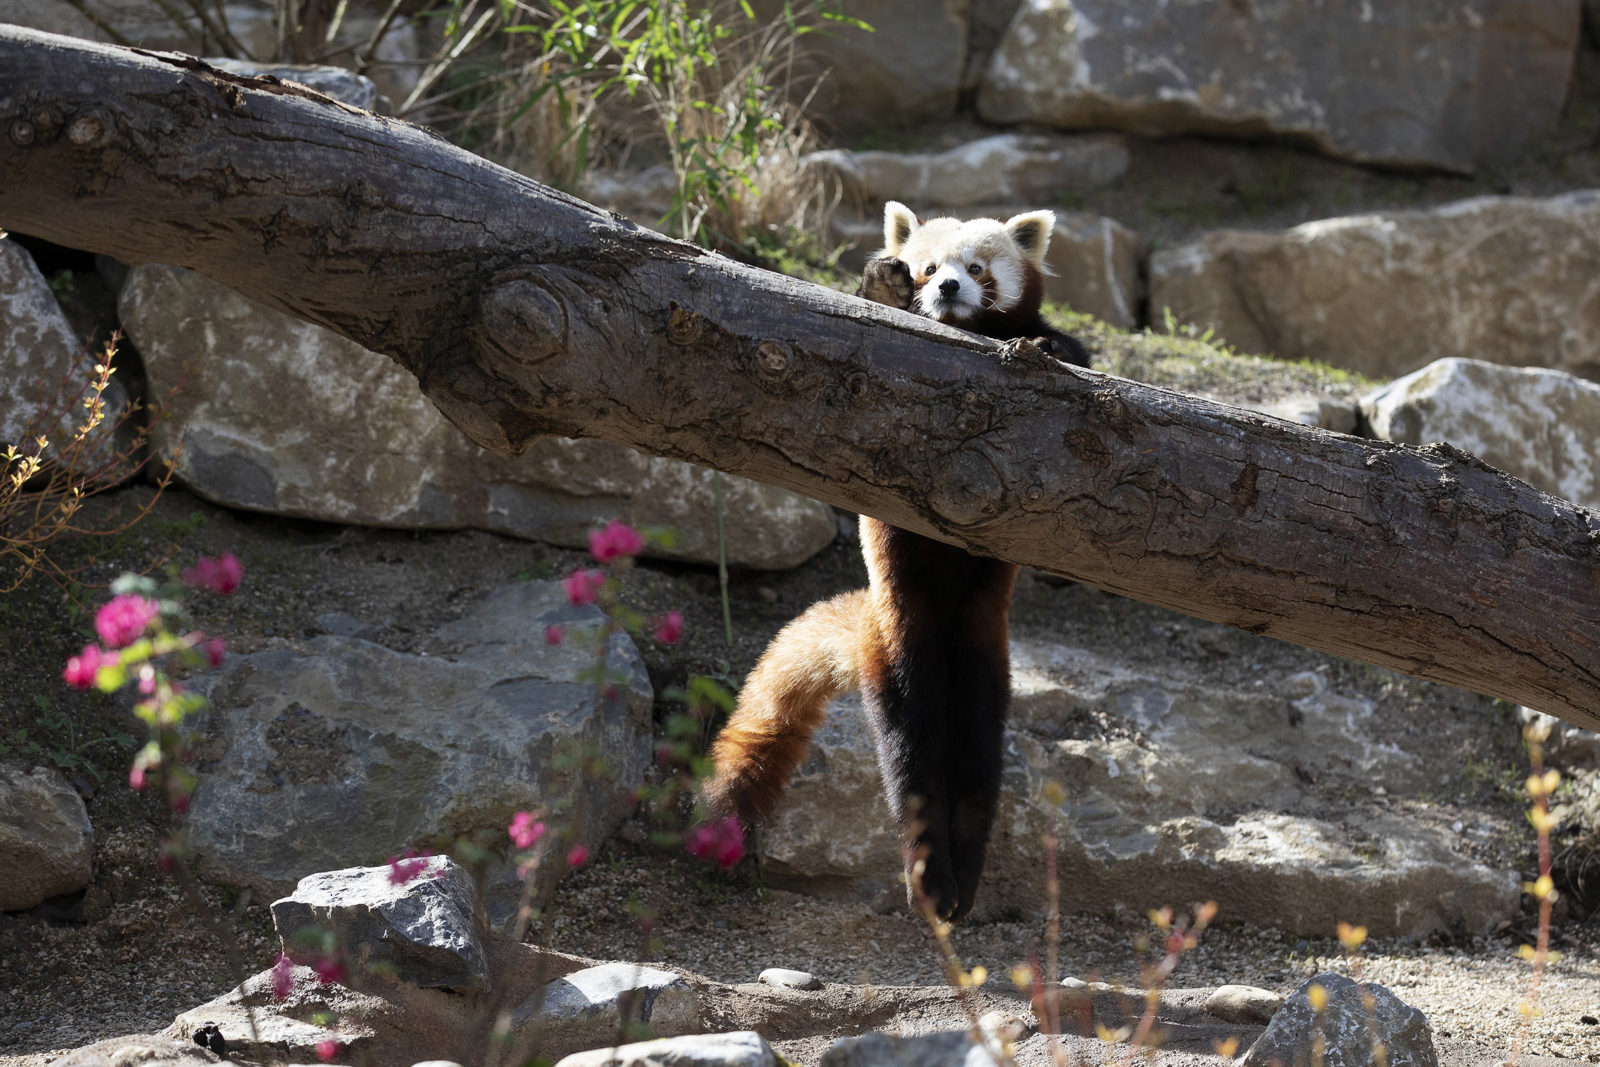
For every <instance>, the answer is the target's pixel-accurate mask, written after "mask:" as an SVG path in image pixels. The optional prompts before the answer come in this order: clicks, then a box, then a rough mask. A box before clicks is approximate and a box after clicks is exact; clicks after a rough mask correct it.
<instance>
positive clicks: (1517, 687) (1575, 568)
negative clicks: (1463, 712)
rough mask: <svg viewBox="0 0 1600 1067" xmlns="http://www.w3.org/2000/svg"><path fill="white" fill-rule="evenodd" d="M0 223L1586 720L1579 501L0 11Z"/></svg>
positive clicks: (540, 426) (1595, 712)
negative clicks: (1005, 353)
mask: <svg viewBox="0 0 1600 1067" xmlns="http://www.w3.org/2000/svg"><path fill="white" fill-rule="evenodd" d="M0 226H5V227H9V228H13V229H15V230H17V231H20V232H22V233H29V234H35V235H37V236H40V237H43V238H46V239H48V240H51V241H55V242H58V243H60V244H64V245H69V246H72V247H75V248H82V249H90V250H93V251H97V252H104V253H107V254H110V255H113V256H116V257H117V258H119V259H121V260H123V261H125V262H146V261H158V262H163V263H170V264H175V265H179V266H183V267H188V268H190V269H192V270H195V271H198V272H199V273H201V274H204V275H206V276H207V277H210V278H212V279H215V280H216V281H219V282H222V283H223V284H226V285H229V286H231V287H233V288H234V289H237V290H238V291H240V292H242V293H244V294H245V295H247V296H249V297H251V298H253V299H255V300H257V301H259V302H261V303H263V304H267V305H270V306H272V307H275V308H279V309H281V310H283V311H286V312H289V313H290V314H293V315H297V316H300V317H301V318H305V319H308V320H310V321H312V322H316V323H319V324H321V325H323V326H326V327H329V328H330V329H332V330H334V331H336V332H338V333H341V334H343V335H345V336H346V337H349V338H351V339H353V340H355V341H357V342H359V343H361V344H362V345H364V346H366V347H368V348H370V349H374V350H376V351H379V352H384V353H387V354H388V355H390V356H392V357H393V358H394V359H395V360H397V361H398V362H399V363H400V364H401V365H402V366H404V367H405V368H406V369H407V370H409V371H410V372H411V373H413V374H414V375H416V377H417V379H418V381H419V382H420V383H421V385H422V389H423V391H424V392H425V393H426V394H427V395H428V396H429V397H430V398H431V399H432V400H433V402H434V403H435V404H436V405H437V406H438V407H439V409H440V410H441V411H442V412H443V413H444V414H445V415H446V416H447V417H448V418H450V419H451V420H452V421H453V422H454V423H455V424H456V425H457V426H459V427H460V428H461V429H462V431H463V432H465V433H466V434H467V435H468V436H469V437H470V438H472V439H473V440H474V441H477V442H478V443H479V444H481V445H483V446H485V447H487V448H490V449H493V450H496V451H501V452H515V451H517V450H518V449H520V448H521V447H523V446H525V445H526V444H527V443H528V442H529V441H530V440H531V439H532V438H534V437H536V436H539V435H543V434H564V435H569V436H574V437H601V438H606V439H609V440H613V441H619V442H622V443H624V444H627V445H631V446H632V447H634V448H637V449H639V450H641V451H644V452H648V453H652V454H655V455H662V456H671V457H675V458H678V459H684V460H689V461H691V462H694V463H699V464H704V465H706V466H710V467H715V468H718V469H720V470H723V471H727V472H730V473H734V474H741V475H746V476H748V477H751V478H755V479H758V480H760V481H764V482H769V483H771V484H774V485H780V486H783V487H785V488H789V489H793V490H797V491H799V492H801V493H805V494H808V495H810V496H812V497H815V498H817V499H820V500H825V501H828V502H830V503H833V504H836V505H839V506H841V507H845V508H849V509H851V510H854V511H858V512H862V513H865V514H869V515H873V516H875V517H877V518H880V519H883V520H885V521H887V522H889V523H892V524H893V525H896V526H901V527H904V528H906V529H909V530H914V531H917V532H919V533H925V534H928V535H930V536H933V537H936V538H939V539H941V540H945V541H948V542H951V543H954V544H959V545H962V546H964V547H966V548H969V549H971V550H972V551H974V552H978V553H981V554H984V555H991V556H997V557H1001V558H1004V559H1008V560H1013V561H1016V562H1018V563H1024V564H1028V565H1030V566H1033V567H1038V568H1040V569H1042V570H1045V571H1049V572H1052V573H1055V574H1059V575H1064V576H1066V577H1069V578H1074V579H1078V580H1080V581H1084V582H1089V583H1091V584H1093V585H1096V586H1099V587H1101V588H1103V589H1107V590H1110V591H1112V592H1116V593H1120V594H1124V595H1127V596H1130V597H1135V598H1138V599H1140V600H1145V601H1149V602H1151V603H1155V604H1160V605H1163V606H1165V607H1169V608H1174V609H1176V610H1179V611H1183V612H1187V613H1189V614H1192V615H1197V616H1200V617H1202V618H1206V619H1211V620H1215V621H1220V622H1225V623H1230V624H1232V625H1235V626H1240V627H1243V628H1245V629H1247V630H1251V631H1253V632H1256V633H1264V634H1270V635H1272V636H1274V637H1279V638H1282V639H1284V640H1286V641H1292V642H1295V643H1298V644H1303V645H1309V646H1311V647H1314V648H1320V649H1324V650H1327V651H1330V652H1335V653H1338V654H1340V655H1345V656H1350V657H1353V658H1355V659H1359V660H1364V661H1366V662H1368V663H1374V664H1379V665H1382V666H1386V667H1394V668H1398V669H1400V670H1402V671H1406V672H1408V673H1411V674H1415V675H1418V676H1420V677H1423V678H1429V679H1433V680H1437V681H1442V682H1447V683H1450V684H1452V685H1458V686H1463V687H1465V688H1468V689H1474V690H1477V691H1480V692H1484V693H1489V694H1492V695H1495V696H1500V697H1504V698H1506V699H1508V700H1512V701H1515V702H1518V703H1521V704H1526V705H1529V706H1532V707H1535V708H1538V709H1540V710H1543V711H1547V712H1549V713H1551V714H1554V715H1557V716H1559V717H1561V718H1563V719H1566V720H1567V721H1569V722H1573V723H1576V724H1578V725H1581V726H1587V727H1590V728H1600V674H1597V672H1596V653H1597V651H1600V518H1597V517H1596V515H1595V514H1594V513H1592V512H1590V511H1587V510H1585V509H1583V508H1580V507H1577V506H1575V505H1573V504H1570V503H1568V502H1566V501H1563V500H1559V499H1556V498H1554V497H1551V496H1548V495H1545V494H1543V493H1540V492H1537V491H1535V490H1533V489H1531V488H1529V487H1528V486H1526V485H1524V484H1523V483H1521V482H1518V481H1516V480H1515V479H1512V478H1510V477H1508V476H1506V475H1504V474H1502V473H1500V472H1498V471H1496V470H1493V469H1492V468H1489V467H1487V466H1485V465H1483V464H1481V463H1479V462H1478V461H1476V460H1474V459H1473V458H1472V457H1471V456H1469V455H1466V454H1464V453H1462V452H1459V451H1457V450H1454V449H1451V448H1448V447H1441V446H1434V447H1428V448H1420V449H1419V448H1407V447H1402V446H1397V445H1389V444H1382V443H1373V442H1368V441H1361V440H1357V439H1355V438H1351V437H1345V436H1342V435H1338V434H1331V433H1326V432H1321V431H1318V430H1312V429H1305V428H1302V427H1298V426H1293V425H1290V424H1288V423H1285V422H1281V421H1279V420H1275V419H1272V418H1268V417H1265V416H1261V415H1257V414H1253V413H1251V412H1247V411H1242V410H1239V409H1236V408H1232V407H1228V406H1225V405H1220V404H1216V403H1211V402H1208V401H1203V400H1199V399H1196V398H1193V397H1187V396H1183V395H1181V394H1177V393H1172V392H1169V391H1165V390H1162V389H1157V388H1151V387H1148V386H1144V385H1140V384H1138V383H1135V382H1130V381H1126V380H1123V379H1119V378H1113V377H1110V376H1107V375H1104V374H1099V373H1095V372H1093V371H1080V370H1077V369H1074V368H1069V367H1066V366H1063V365H1060V364H1057V363H1055V362H1053V361H1050V360H1048V359H1046V358H1043V357H1041V356H1039V355H1038V354H1037V353H1034V354H1031V355H1030V354H1029V353H1028V352H1026V351H1023V352H1021V353H1013V354H1012V356H1011V358H1002V348H1001V346H999V345H997V344H995V343H994V342H991V341H988V340H986V339H983V338H979V337H974V336H971V335H968V334H964V333H961V332H959V331H956V330H952V329H948V328H945V327H943V326H940V325H938V324H937V323H933V322H931V321H929V320H927V319H922V318H918V317H916V316H913V315H909V314H906V313H903V312H899V311H896V310H894V309H890V308H885V307H881V306H878V305H872V304H868V303H865V302H864V301H860V300H857V299H854V298H851V297H846V296H842V295H840V294H837V293H834V292H831V291H829V290H827V289H824V288H821V287H818V286H813V285H809V284H806V283H803V282H799V281H795V280H793V279H790V278H786V277H783V276H781V275H777V274H773V273H770V272H766V271H762V270H758V269H755V268H752V267H746V266H743V265H740V264H738V263H735V262H733V261H731V260H728V259H726V258H724V257H722V256H719V255H715V254H712V253H709V252H706V251H704V250H702V249H700V248H696V247H694V246H693V245H689V244H684V243H682V242H678V241H673V240H669V239H667V238H665V237H662V236H660V235H658V234H655V233H651V232H649V231H646V230H643V229H640V228H638V227H636V226H634V225H632V224H630V223H628V222H626V221H624V220H622V219H620V218H618V217H616V216H613V215H610V214H608V213H605V212H602V211H599V210H597V209H595V208H593V207H591V206H589V205H587V204H584V203H582V202H581V201H578V200H576V199H574V198H572V197H570V196H566V195H563V194H561V193H558V192H554V191H552V190H550V189H547V188H545V187H543V186H540V185H539V184H537V183H535V182H533V181H531V180H529V179H526V178H523V177H520V176H518V175H516V174H513V173H511V172H509V171H507V170H504V169H502V168H500V167H497V166H495V165H493V164H491V163H488V162H486V161H484V160H483V159H480V158H478V157H476V156H474V155H472V154H470V153H468V152H466V151H463V150H461V149H458V148H455V147H453V146H451V145H449V144H447V143H446V142H444V141H442V140H440V139H439V138H437V137H435V136H433V135H432V134H430V133H428V132H427V131H426V130H423V129H419V128H417V127H413V126H410V125H407V124H405V123H401V122H397V121H393V120H389V119H384V118H380V117H376V116H373V115H370V114H367V113H365V112H361V111H358V110H354V109H351V108H348V107H345V106H343V105H341V104H338V103H335V102H333V101H331V100H328V99H326V98H323V97H320V96H318V95H317V94H315V93H310V92H308V91H306V90H303V89H298V88H295V87H293V86H284V85H275V84H271V83H264V82H261V81H253V80H251V79H246V78H239V77H235V76H232V75H228V74H223V73H220V72H217V71H214V70H211V69H209V68H207V67H205V66H204V65H203V64H201V63H199V62H197V61H195V60H192V59H189V58H187V57H180V56H174V55H161V54H152V53H143V52H138V51H135V50H130V49H122V48H116V47H110V46H102V45H93V44H89V43H87V42H81V41H75V40H71V39H68V38H61V37H52V36H50V35H47V34H40V33H35V32H32V31H28V30H22V29H18V28H15V27H0Z"/></svg>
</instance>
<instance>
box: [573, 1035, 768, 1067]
mask: <svg viewBox="0 0 1600 1067" xmlns="http://www.w3.org/2000/svg"><path fill="white" fill-rule="evenodd" d="M784 1062H785V1063H787V1062H788V1061H784ZM777 1063H778V1059H777V1057H776V1056H775V1055H774V1054H773V1051H772V1046H770V1045H768V1044H767V1043H766V1041H765V1040H764V1039H763V1038H762V1037H761V1035H760V1034H758V1033H756V1032H755V1031H754V1030H739V1031H735V1032H734V1033H730V1034H689V1035H686V1036H684V1037H667V1038H661V1039H660V1040H656V1041H638V1042H635V1043H633V1044H630V1045H622V1046H621V1047H618V1048H597V1049H590V1050H589V1051H587V1052H576V1053H573V1054H572V1055H571V1056H567V1057H566V1058H564V1059H562V1060H561V1061H560V1062H559V1063H557V1064H556V1067H633V1065H634V1064H652V1065H654V1064H659V1065H660V1067H776V1065H777Z"/></svg>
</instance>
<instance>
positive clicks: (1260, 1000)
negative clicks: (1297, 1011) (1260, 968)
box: [1201, 985, 1283, 1026]
mask: <svg viewBox="0 0 1600 1067" xmlns="http://www.w3.org/2000/svg"><path fill="white" fill-rule="evenodd" d="M1201 1007H1202V1008H1204V1009H1205V1011H1206V1012H1207V1013H1208V1014H1210V1015H1215V1016H1216V1017H1217V1018H1219V1019H1221V1020H1222V1021H1223V1022H1229V1023H1239V1024H1241V1025H1255V1026H1265V1025H1266V1024H1267V1023H1268V1022H1269V1021H1270V1020H1271V1019H1272V1016H1273V1015H1274V1014H1275V1013H1276V1012H1277V1010H1278V1009H1279V1008H1281V1007H1283V994H1282V993H1274V992H1273V991H1272V990H1270V989H1262V988H1261V987H1260V986H1250V985H1225V986H1219V987H1218V988H1217V989H1215V990H1214V991H1213V992H1212V993H1211V995H1210V996H1208V997H1206V999H1205V1003H1204V1004H1202V1005H1201Z"/></svg>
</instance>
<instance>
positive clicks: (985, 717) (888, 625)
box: [861, 519, 1017, 921]
mask: <svg viewBox="0 0 1600 1067" xmlns="http://www.w3.org/2000/svg"><path fill="white" fill-rule="evenodd" d="M862 523H863V530H862V532H863V538H862V546H863V549H864V550H865V552H866V554H867V559H868V569H869V570H870V571H871V572H872V576H873V583H872V589H871V596H872V625H873V626H875V627H876V628H877V629H878V630H879V632H880V634H881V640H880V641H879V642H878V643H877V645H876V646H875V652H876V653H877V654H875V655H873V656H871V657H863V661H862V664H861V685H862V692H863V694H864V696H865V697H866V706H867V711H868V713H869V714H870V715H871V716H872V720H873V727H874V731H875V732H876V734H877V739H878V759H879V765H880V767H881V769H882V771H883V783H884V792H885V795H886V796H887V798H888V800H889V805H890V808H891V810H892V811H893V813H894V815H895V818H896V819H897V820H898V821H899V822H900V825H901V828H902V833H903V835H904V836H903V841H904V844H905V852H906V874H907V882H908V885H907V891H908V894H910V895H911V897H912V903H913V906H914V905H915V894H914V892H913V890H912V887H911V885H910V879H911V878H912V877H913V876H914V864H915V861H916V860H917V859H919V858H920V859H921V860H922V861H923V874H922V888H923V889H924V891H925V892H926V893H927V895H928V897H929V899H930V900H931V901H932V903H933V906H934V910H935V911H936V913H937V914H938V915H939V917H940V918H942V919H948V920H951V921H955V920H958V919H960V918H962V917H963V916H965V915H966V914H967V912H968V911H970V910H971V908H972V904H973V900H974V898H975V896H976V893H977V884H978V876H979V875H980V874H981V873H982V870H983V857H984V852H985V850H986V848H987V845H988V840H989V827H990V824H991V822H992V821H993V816H994V809H995V802H996V798H997V796H998V794H999V789H1000V770H1001V745H1002V739H1003V734H1004V727H1005V713H1006V707H1007V705H1008V703H1009V701H1010V693H1011V675H1010V659H1009V651H1008V636H1009V635H1008V625H1007V615H1008V613H1009V610H1010V604H1011V588H1012V585H1013V583H1014V582H1015V579H1016V573H1017V568H1016V567H1015V565H1013V564H1009V563H1004V562H1001V561H999V560H992V559H983V558H980V557H977V556H972V555H969V554H968V553H966V552H963V551H962V550H961V549H959V548H955V547H953V546H951V545H946V544H943V543H941V542H938V541H933V540H930V539H928V538H925V537H921V536H918V535H916V534H913V533H908V532H907V531H904V530H897V529H895V528H893V527H890V526H886V525H884V524H883V523H880V522H876V521H875V520H871V519H863V520H862Z"/></svg>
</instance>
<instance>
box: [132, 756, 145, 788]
mask: <svg viewBox="0 0 1600 1067" xmlns="http://www.w3.org/2000/svg"><path fill="white" fill-rule="evenodd" d="M145 773H146V772H145V766H144V764H143V763H141V762H138V761H135V762H134V765H133V766H132V767H130V768H128V788H130V789H133V790H134V791H136V792H137V791H138V790H140V789H143V788H144V787H145V784H146V782H145Z"/></svg>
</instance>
